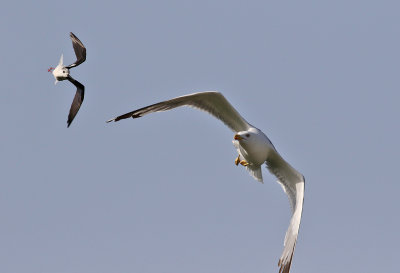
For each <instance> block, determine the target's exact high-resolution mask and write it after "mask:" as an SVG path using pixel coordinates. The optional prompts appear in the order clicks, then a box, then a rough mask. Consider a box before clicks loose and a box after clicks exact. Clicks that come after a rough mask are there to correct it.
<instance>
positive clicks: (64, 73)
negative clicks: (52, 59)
mask: <svg viewBox="0 0 400 273" xmlns="http://www.w3.org/2000/svg"><path fill="white" fill-rule="evenodd" d="M52 73H53V76H54V78H55V79H56V82H55V83H54V84H56V83H57V82H58V81H63V80H66V79H67V78H68V76H69V69H68V68H66V67H65V66H64V64H63V55H62V54H61V58H60V62H59V63H58V65H57V66H56V68H54V70H53V72H52Z"/></svg>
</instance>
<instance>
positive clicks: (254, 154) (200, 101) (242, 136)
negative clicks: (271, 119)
mask: <svg viewBox="0 0 400 273" xmlns="http://www.w3.org/2000/svg"><path fill="white" fill-rule="evenodd" d="M180 106H190V107H194V108H197V109H200V110H203V111H205V112H208V113H209V114H211V115H213V116H214V117H216V118H218V119H219V120H221V121H222V122H223V123H224V124H225V125H226V126H228V127H229V128H230V129H231V130H232V131H234V132H235V136H234V141H233V144H234V146H235V147H236V149H237V151H238V158H237V159H236V160H235V163H236V165H238V164H239V163H240V164H241V165H243V166H245V167H246V168H247V170H248V171H249V172H250V174H251V175H252V176H253V177H254V178H255V179H256V180H258V181H260V182H262V181H263V178H262V173H261V166H262V165H263V164H264V163H265V164H266V166H267V168H268V170H269V171H270V172H271V173H272V174H274V175H275V176H276V177H277V178H278V182H279V183H280V184H281V186H282V188H283V190H284V192H285V193H286V194H287V195H288V197H289V201H290V205H291V208H292V212H293V214H292V219H291V221H290V224H289V228H288V230H287V232H286V236H285V241H284V249H283V253H282V256H281V258H280V259H279V263H278V265H279V266H280V270H279V272H280V273H288V272H289V271H290V266H291V263H292V258H293V253H294V250H295V247H296V241H297V235H298V232H299V227H300V220H301V214H302V210H303V199H304V177H303V175H302V174H301V173H299V172H298V171H296V170H295V169H294V168H293V167H292V166H290V165H289V163H287V162H286V161H285V160H284V159H283V158H282V157H281V156H280V155H279V153H278V152H277V151H276V149H275V147H274V145H273V144H272V143H271V141H270V140H269V139H268V137H267V136H266V135H265V134H264V133H263V132H262V131H261V130H259V129H257V128H256V127H254V126H252V125H251V124H249V123H248V122H247V121H246V120H245V119H244V118H242V116H241V115H240V114H239V113H238V112H237V111H236V110H235V108H233V107H232V105H231V104H230V103H229V102H228V101H227V100H226V99H225V97H224V96H223V95H222V94H221V93H218V92H201V93H195V94H190V95H186V96H182V97H177V98H174V99H171V100H167V101H163V102H160V103H156V104H153V105H149V106H146V107H143V108H141V109H138V110H135V111H132V112H129V113H126V114H124V115H121V116H118V117H116V118H113V119H111V120H109V121H108V122H110V121H119V120H121V119H126V118H139V117H142V116H144V115H146V114H150V113H154V112H160V111H167V110H170V109H173V108H176V107H180Z"/></svg>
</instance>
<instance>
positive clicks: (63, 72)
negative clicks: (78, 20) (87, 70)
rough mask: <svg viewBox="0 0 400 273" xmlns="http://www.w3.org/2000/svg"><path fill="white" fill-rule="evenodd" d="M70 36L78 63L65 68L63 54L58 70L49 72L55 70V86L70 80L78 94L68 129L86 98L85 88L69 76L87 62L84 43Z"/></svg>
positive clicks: (73, 102)
mask: <svg viewBox="0 0 400 273" xmlns="http://www.w3.org/2000/svg"><path fill="white" fill-rule="evenodd" d="M69 36H70V37H71V40H72V46H73V47H74V51H75V55H76V61H75V62H74V63H73V64H70V65H68V66H64V64H63V54H61V58H60V62H59V63H58V65H57V66H56V68H53V67H50V68H49V70H48V72H51V71H52V70H53V72H52V73H53V76H54V78H55V79H56V81H55V83H54V84H57V82H59V81H64V80H68V81H70V82H71V83H72V84H73V85H75V87H76V93H75V97H74V100H73V101H72V104H71V109H70V110H69V115H68V120H67V127H69V126H70V125H71V122H72V121H73V120H74V118H75V116H76V114H77V113H78V111H79V108H81V105H82V102H83V98H84V96H85V86H84V85H83V84H81V83H80V82H78V81H77V80H75V79H74V78H72V77H71V75H70V74H69V70H70V69H71V68H73V67H75V66H78V65H80V64H81V63H83V62H84V61H85V60H86V48H85V46H84V45H83V44H82V42H81V41H80V40H79V39H78V37H76V36H75V35H74V34H73V33H72V32H70V34H69Z"/></svg>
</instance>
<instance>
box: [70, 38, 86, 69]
mask: <svg viewBox="0 0 400 273" xmlns="http://www.w3.org/2000/svg"><path fill="white" fill-rule="evenodd" d="M69 36H70V37H71V40H72V46H73V47H74V51H75V55H76V61H75V62H74V63H73V64H70V65H69V66H67V68H68V69H70V68H72V67H75V66H78V65H80V64H81V63H83V62H84V61H85V60H86V48H85V46H84V45H83V44H82V42H81V40H79V39H78V37H76V36H75V35H74V34H73V33H72V32H70V34H69Z"/></svg>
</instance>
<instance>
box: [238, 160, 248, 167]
mask: <svg viewBox="0 0 400 273" xmlns="http://www.w3.org/2000/svg"><path fill="white" fill-rule="evenodd" d="M239 163H240V165H242V166H247V165H249V164H250V163H249V162H247V161H246V160H242V161H240V162H239Z"/></svg>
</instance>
